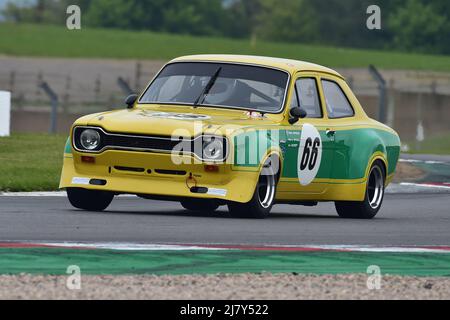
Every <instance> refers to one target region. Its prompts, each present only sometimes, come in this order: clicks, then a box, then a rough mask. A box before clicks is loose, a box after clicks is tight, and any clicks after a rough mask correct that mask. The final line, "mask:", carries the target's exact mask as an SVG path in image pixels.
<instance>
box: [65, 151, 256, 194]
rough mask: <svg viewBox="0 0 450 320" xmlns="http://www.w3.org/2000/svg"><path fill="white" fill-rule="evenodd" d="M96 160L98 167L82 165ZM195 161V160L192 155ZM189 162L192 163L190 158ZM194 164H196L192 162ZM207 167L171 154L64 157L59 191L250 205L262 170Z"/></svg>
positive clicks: (125, 152) (75, 153)
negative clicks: (88, 159)
mask: <svg viewBox="0 0 450 320" xmlns="http://www.w3.org/2000/svg"><path fill="white" fill-rule="evenodd" d="M86 156H87V157H91V160H92V158H94V159H95V160H94V161H95V163H89V162H84V161H82V157H86ZM189 158H191V157H189ZM186 160H192V158H191V159H186ZM191 162H193V161H191ZM214 169H215V170H214V171H213V172H211V167H209V170H208V169H207V168H206V165H205V164H204V163H194V162H193V163H191V164H189V163H188V164H181V165H177V164H175V163H174V162H173V161H172V159H171V155H170V154H160V153H145V152H129V151H118V150H108V151H105V152H103V153H101V154H96V155H92V154H82V153H77V152H73V153H70V154H67V153H66V154H65V155H64V165H63V170H62V174H61V181H60V188H84V189H90V190H103V191H111V192H115V193H118V194H137V195H143V196H149V197H151V196H155V197H167V198H174V199H177V198H180V199H182V198H200V199H219V200H224V201H234V202H241V203H245V202H248V201H250V200H251V198H252V197H253V194H254V191H255V188H256V184H257V181H258V177H259V169H258V168H253V169H248V168H246V169H242V168H239V167H234V166H232V165H230V164H221V165H217V166H216V167H215V168H214Z"/></svg>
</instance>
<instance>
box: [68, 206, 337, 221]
mask: <svg viewBox="0 0 450 320" xmlns="http://www.w3.org/2000/svg"><path fill="white" fill-rule="evenodd" d="M70 211H72V212H76V213H78V214H80V213H86V214H93V213H94V214H104V215H140V216H167V217H192V218H211V219H228V220H252V221H261V220H259V219H251V218H235V217H232V216H231V215H230V214H229V213H228V211H227V210H225V209H222V210H218V211H215V212H212V213H211V212H194V211H189V210H183V209H181V210H173V211H158V210H155V211H147V210H145V211H138V210H136V211H134V210H133V211H132V210H114V209H112V210H106V211H104V212H90V211H80V210H76V209H73V210H70ZM289 218H291V219H333V220H340V218H339V217H338V216H337V215H331V214H328V215H327V214H307V213H272V214H271V215H270V216H269V217H268V218H267V219H265V220H275V219H289Z"/></svg>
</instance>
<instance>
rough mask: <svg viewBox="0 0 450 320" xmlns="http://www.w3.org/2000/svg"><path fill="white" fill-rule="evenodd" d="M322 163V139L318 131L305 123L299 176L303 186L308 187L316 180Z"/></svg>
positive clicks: (298, 169)
mask: <svg viewBox="0 0 450 320" xmlns="http://www.w3.org/2000/svg"><path fill="white" fill-rule="evenodd" d="M321 161H322V139H321V138H320V133H319V131H317V129H316V128H315V127H314V126H313V125H311V124H309V123H305V124H304V125H303V128H302V136H301V138H300V146H299V149H298V160H297V175H298V180H299V181H300V184H301V185H302V186H307V185H309V184H310V183H311V182H313V180H314V179H315V178H316V176H317V173H318V172H319V168H320V164H321Z"/></svg>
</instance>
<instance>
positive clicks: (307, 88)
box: [291, 78, 322, 118]
mask: <svg viewBox="0 0 450 320" xmlns="http://www.w3.org/2000/svg"><path fill="white" fill-rule="evenodd" d="M295 89H296V90H295V91H296V92H295V95H294V97H293V99H292V105H291V108H293V107H298V103H300V108H302V109H303V110H305V111H306V114H307V116H306V117H307V118H322V107H321V105H320V99H319V92H318V91H317V84H316V80H315V79H313V78H301V79H299V80H297V81H296V83H295Z"/></svg>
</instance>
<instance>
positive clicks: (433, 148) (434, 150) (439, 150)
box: [408, 133, 450, 155]
mask: <svg viewBox="0 0 450 320" xmlns="http://www.w3.org/2000/svg"><path fill="white" fill-rule="evenodd" d="M408 145H409V147H410V150H409V151H408V153H412V154H438V155H448V154H450V133H447V134H444V135H439V136H435V137H431V138H427V139H426V140H424V141H422V142H420V143H417V142H411V143H410V144H408Z"/></svg>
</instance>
